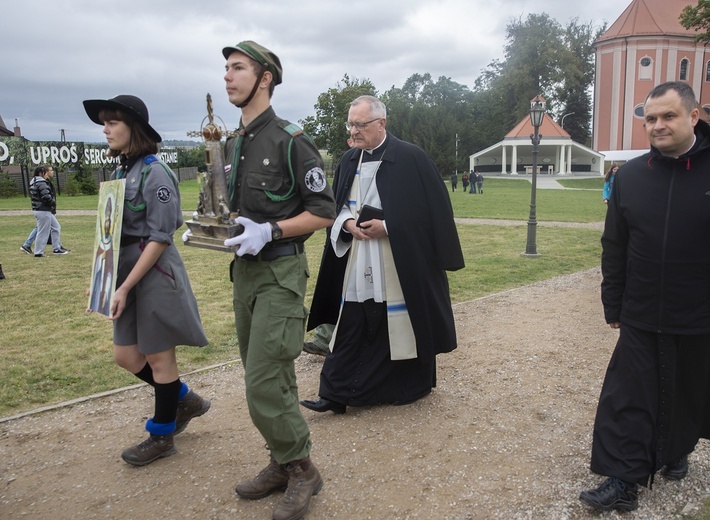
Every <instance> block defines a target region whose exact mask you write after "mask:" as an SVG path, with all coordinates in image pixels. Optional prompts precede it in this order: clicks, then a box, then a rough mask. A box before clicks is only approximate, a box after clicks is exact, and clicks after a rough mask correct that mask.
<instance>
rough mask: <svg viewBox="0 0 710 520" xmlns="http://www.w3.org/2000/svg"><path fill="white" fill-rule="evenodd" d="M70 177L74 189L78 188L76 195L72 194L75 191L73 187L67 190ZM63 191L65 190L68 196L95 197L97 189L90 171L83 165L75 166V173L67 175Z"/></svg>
mask: <svg viewBox="0 0 710 520" xmlns="http://www.w3.org/2000/svg"><path fill="white" fill-rule="evenodd" d="M70 177H71V178H72V182H75V183H76V185H77V186H76V188H78V191H77V192H76V193H73V191H74V190H75V189H76V188H75V187H72V188H69V184H70V180H69V178H70ZM64 189H65V190H67V193H68V194H69V195H79V194H83V195H96V194H97V193H98V192H99V187H98V185H97V184H96V181H95V180H94V175H93V174H92V172H91V170H90V169H89V168H87V167H86V166H84V165H83V164H79V165H77V168H76V171H75V172H74V173H73V174H69V175H67V186H65V188H64Z"/></svg>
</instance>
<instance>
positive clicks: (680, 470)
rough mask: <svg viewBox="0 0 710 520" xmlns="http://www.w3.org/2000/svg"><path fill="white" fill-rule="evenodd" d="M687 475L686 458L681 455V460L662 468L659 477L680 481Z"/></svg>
mask: <svg viewBox="0 0 710 520" xmlns="http://www.w3.org/2000/svg"><path fill="white" fill-rule="evenodd" d="M687 474H688V456H687V455H683V456H682V457H681V458H679V459H678V460H676V461H675V462H671V463H670V464H666V465H665V466H663V469H662V470H661V476H663V477H664V478H667V479H668V480H682V479H684V478H685V476H686V475H687Z"/></svg>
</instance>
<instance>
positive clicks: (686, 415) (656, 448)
mask: <svg viewBox="0 0 710 520" xmlns="http://www.w3.org/2000/svg"><path fill="white" fill-rule="evenodd" d="M701 437H703V438H709V437H710V335H698V336H683V335H668V334H657V333H654V332H648V331H644V330H640V329H636V328H634V327H631V326H628V325H622V326H621V329H620V334H619V340H618V342H617V344H616V348H615V349H614V353H613V354H612V357H611V360H610V362H609V366H608V368H607V372H606V376H605V378H604V384H603V386H602V391H601V395H600V397H599V405H598V407H597V415H596V419H595V422H594V436H593V442H592V462H591V469H592V471H594V472H595V473H598V474H600V475H605V476H613V477H617V478H620V479H621V480H624V481H627V482H636V483H638V484H641V485H644V486H646V485H648V482H649V477H651V476H652V475H653V474H654V473H655V472H656V471H657V470H658V469H660V468H661V467H663V466H664V465H665V464H668V463H670V462H673V461H675V460H677V459H678V458H679V457H681V456H682V455H685V454H687V453H690V452H692V451H693V450H694V449H695V445H696V444H697V442H698V439H700V438H701Z"/></svg>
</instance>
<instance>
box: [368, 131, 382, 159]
mask: <svg viewBox="0 0 710 520" xmlns="http://www.w3.org/2000/svg"><path fill="white" fill-rule="evenodd" d="M386 140H387V132H385V136H384V137H383V138H382V142H381V143H380V144H378V145H377V146H375V147H374V148H373V149H372V150H365V151H366V152H367V153H369V154H370V155H372V154H373V153H375V152H376V151H377V150H379V149H380V148H382V145H383V144H385V141H386Z"/></svg>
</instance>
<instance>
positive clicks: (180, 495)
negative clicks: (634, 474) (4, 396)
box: [0, 269, 710, 520]
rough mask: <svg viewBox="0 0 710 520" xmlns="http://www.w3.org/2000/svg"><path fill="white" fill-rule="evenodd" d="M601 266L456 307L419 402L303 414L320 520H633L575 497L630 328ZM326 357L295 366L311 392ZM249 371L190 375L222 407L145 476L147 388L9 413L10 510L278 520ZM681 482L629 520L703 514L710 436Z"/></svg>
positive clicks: (5, 426)
mask: <svg viewBox="0 0 710 520" xmlns="http://www.w3.org/2000/svg"><path fill="white" fill-rule="evenodd" d="M599 282H600V274H599V270H598V269H592V270H588V271H583V272H579V273H575V274H573V275H569V276H564V277H558V278H554V279H551V280H547V281H544V282H539V283H535V284H532V285H529V286H525V287H522V288H519V289H514V290H510V291H505V292H503V293H499V294H494V295H491V296H487V297H484V298H480V299H477V300H473V301H470V302H466V303H462V304H458V305H456V306H455V308H454V311H455V316H456V323H457V331H458V337H459V348H458V349H457V350H456V351H455V352H453V353H451V354H446V355H441V356H439V357H438V361H439V367H438V386H437V388H436V389H435V390H434V392H433V393H432V394H431V395H430V396H428V397H427V398H424V399H421V400H420V401H418V402H416V403H414V404H412V405H409V406H399V407H395V406H376V407H364V408H349V409H348V412H347V413H346V414H345V415H334V414H332V413H326V414H316V413H314V412H311V411H308V410H304V416H305V417H306V420H307V421H308V423H309V425H310V427H311V433H312V439H313V443H314V446H313V460H314V461H315V463H316V464H317V466H318V467H319V468H320V470H321V473H322V475H323V477H324V479H325V486H324V488H323V490H322V491H321V492H320V493H319V494H318V496H316V497H314V498H313V500H312V502H311V510H310V512H309V514H308V516H307V518H309V519H310V520H319V519H322V520H325V519H328V520H330V519H333V518H338V519H357V520H360V519H428V520H430V519H437V520H438V519H449V520H454V519H457V520H460V519H478V518H481V519H490V518H501V519H527V518H535V519H537V518H545V519H547V518H553V519H576V518H622V515H619V514H617V513H608V514H604V515H598V514H594V513H592V512H591V511H590V510H589V509H587V508H586V507H584V506H583V505H582V504H581V503H580V502H579V500H578V498H577V497H578V495H579V492H580V490H582V489H586V488H589V487H592V486H595V485H596V484H597V483H598V482H599V481H600V478H599V477H598V476H596V475H593V474H592V473H590V471H589V469H588V465H589V452H590V446H591V431H592V422H593V418H594V411H595V408H596V401H597V397H598V394H599V389H600V386H601V380H602V377H603V374H604V370H605V368H606V364H607V362H608V360H609V356H610V354H611V351H612V349H613V347H614V343H615V340H616V334H617V333H616V332H614V331H612V330H611V329H610V328H609V327H608V326H607V325H606V324H605V323H604V321H603V318H602V313H601V304H600V302H599ZM321 364H322V358H320V357H317V356H311V355H308V354H304V355H302V356H301V357H300V358H299V359H298V360H297V362H296V367H297V371H298V378H299V384H300V393H301V396H302V397H306V398H310V397H314V396H315V395H316V393H317V388H318V375H319V372H320V367H321ZM242 377H243V372H242V369H241V366H240V365H239V364H233V365H226V366H222V367H219V368H212V369H210V370H207V371H203V372H200V373H196V374H191V375H187V376H186V377H185V379H186V381H187V382H188V383H189V384H190V385H191V386H192V387H193V388H195V389H196V390H197V391H198V392H200V393H201V394H203V395H205V396H206V397H209V398H210V399H212V403H213V405H212V409H211V410H210V412H209V413H208V414H207V415H205V416H203V417H201V418H198V419H195V420H194V421H193V422H192V423H191V424H190V426H189V428H188V429H187V430H186V432H185V433H183V434H182V435H180V436H179V437H178V438H177V448H178V453H177V454H176V455H174V456H172V457H169V458H167V459H162V460H159V461H157V462H155V463H154V464H151V465H149V466H146V467H143V468H136V467H132V466H128V465H127V464H125V463H123V462H122V461H121V459H120V457H119V455H120V452H121V450H122V449H123V448H125V447H127V446H129V445H131V444H133V443H135V442H137V441H139V440H142V439H143V437H144V431H143V423H144V421H145V419H146V418H147V416H148V414H150V413H151V409H152V397H151V392H150V391H149V390H148V389H147V388H146V387H140V388H134V389H129V390H125V391H122V392H119V393H116V394H113V395H109V396H106V397H101V398H97V399H92V400H89V401H86V402H83V403H79V404H75V405H72V406H68V407H63V408H60V409H57V410H53V411H49V412H45V413H41V414H34V415H30V416H27V417H22V418H17V419H12V420H8V421H4V422H1V423H0V518H3V519H4V518H8V519H10V518H12V519H14V518H31V519H50V518H52V519H127V518H136V519H139V518H176V519H178V518H180V519H183V518H199V519H212V520H221V519H234V518H239V519H252V518H255V519H258V518H263V519H265V518H270V514H271V510H272V508H273V507H274V504H275V503H276V501H277V500H278V499H279V497H280V494H278V493H277V494H275V495H272V496H271V497H268V498H265V499H262V500H258V501H246V500H240V499H238V498H237V497H236V496H235V494H234V492H233V488H234V485H235V484H236V483H237V481H239V480H241V479H242V478H245V477H250V476H252V475H254V474H255V473H256V472H257V471H258V470H259V469H261V467H262V466H263V465H264V464H265V463H266V461H267V453H266V451H265V450H264V443H263V440H262V439H261V437H260V436H259V434H258V433H257V432H256V430H255V429H254V427H253V426H252V425H251V421H250V419H249V415H248V411H247V407H246V403H245V402H244V388H243V386H244V385H243V380H242ZM690 464H691V471H690V474H689V476H688V477H687V478H686V479H685V480H683V481H681V482H668V481H665V480H664V479H662V478H658V479H657V481H656V484H655V485H654V488H653V490H652V491H650V490H646V489H644V490H642V492H641V497H640V502H641V506H640V508H639V510H638V511H636V512H633V513H628V514H624V515H623V518H625V519H649V518H651V519H667V518H673V517H679V516H681V513H693V512H697V508H698V507H699V506H700V504H701V502H702V500H704V499H706V498H708V497H710V479H709V478H708V477H709V476H710V443H708V442H707V441H701V443H700V444H699V445H698V448H697V450H696V451H695V453H694V454H693V455H691V458H690Z"/></svg>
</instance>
